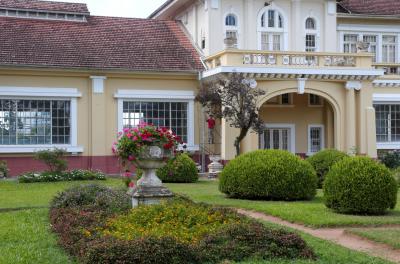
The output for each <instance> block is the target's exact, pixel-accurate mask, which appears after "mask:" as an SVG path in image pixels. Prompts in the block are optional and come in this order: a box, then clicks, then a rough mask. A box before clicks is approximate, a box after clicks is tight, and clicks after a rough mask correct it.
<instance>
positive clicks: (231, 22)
mask: <svg viewBox="0 0 400 264" xmlns="http://www.w3.org/2000/svg"><path fill="white" fill-rule="evenodd" d="M238 38H239V25H238V19H237V16H236V15H234V14H228V15H227V16H226V17H225V39H229V42H226V43H230V44H228V45H229V47H230V48H237V47H238Z"/></svg>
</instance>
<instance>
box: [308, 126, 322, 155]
mask: <svg viewBox="0 0 400 264" xmlns="http://www.w3.org/2000/svg"><path fill="white" fill-rule="evenodd" d="M322 136H323V135H322V128H320V127H311V128H310V138H309V139H308V140H310V152H311V153H317V152H318V151H320V150H321V149H322Z"/></svg>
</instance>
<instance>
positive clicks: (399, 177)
mask: <svg viewBox="0 0 400 264" xmlns="http://www.w3.org/2000/svg"><path fill="white" fill-rule="evenodd" d="M392 174H393V177H394V179H395V180H396V182H397V186H398V187H399V188H400V168H396V169H394V170H392Z"/></svg>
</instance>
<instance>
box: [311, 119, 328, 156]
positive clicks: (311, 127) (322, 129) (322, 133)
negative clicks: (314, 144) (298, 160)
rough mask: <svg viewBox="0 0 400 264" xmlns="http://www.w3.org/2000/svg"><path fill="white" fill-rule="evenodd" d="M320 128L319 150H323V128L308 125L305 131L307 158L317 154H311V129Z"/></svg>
mask: <svg viewBox="0 0 400 264" xmlns="http://www.w3.org/2000/svg"><path fill="white" fill-rule="evenodd" d="M313 128H320V129H321V150H323V149H324V148H325V126H324V125H322V124H310V125H308V129H307V142H308V143H307V145H308V149H307V156H311V155H314V154H315V153H317V152H311V129H313Z"/></svg>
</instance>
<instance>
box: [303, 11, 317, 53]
mask: <svg viewBox="0 0 400 264" xmlns="http://www.w3.org/2000/svg"><path fill="white" fill-rule="evenodd" d="M305 32H306V36H305V51H308V52H316V51H318V30H317V22H316V20H315V19H314V18H312V17H308V18H307V19H306V22H305Z"/></svg>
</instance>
